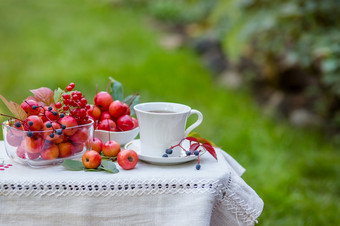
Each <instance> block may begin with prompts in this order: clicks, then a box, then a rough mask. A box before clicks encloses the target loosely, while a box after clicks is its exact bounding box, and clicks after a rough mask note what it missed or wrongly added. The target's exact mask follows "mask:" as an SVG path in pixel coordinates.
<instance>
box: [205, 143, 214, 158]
mask: <svg viewBox="0 0 340 226" xmlns="http://www.w3.org/2000/svg"><path fill="white" fill-rule="evenodd" d="M202 145H203V147H204V148H205V149H206V150H207V151H208V152H209V153H210V154H211V155H212V156H213V157H214V158H215V159H216V160H217V155H216V151H215V149H214V148H213V146H211V144H209V143H204V144H202Z"/></svg>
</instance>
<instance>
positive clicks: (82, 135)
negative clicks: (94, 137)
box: [70, 127, 89, 143]
mask: <svg viewBox="0 0 340 226" xmlns="http://www.w3.org/2000/svg"><path fill="white" fill-rule="evenodd" d="M88 138H89V130H88V129H87V128H85V127H83V128H80V129H78V131H77V132H76V133H75V134H73V135H72V136H71V137H70V140H71V141H72V142H73V143H84V142H86V141H87V139H88Z"/></svg>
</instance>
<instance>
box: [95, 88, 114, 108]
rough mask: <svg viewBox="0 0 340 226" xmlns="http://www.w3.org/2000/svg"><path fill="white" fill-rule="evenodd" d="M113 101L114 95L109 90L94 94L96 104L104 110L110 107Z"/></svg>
mask: <svg viewBox="0 0 340 226" xmlns="http://www.w3.org/2000/svg"><path fill="white" fill-rule="evenodd" d="M112 102H113V99H112V96H111V95H110V94H109V93H108V92H104V91H102V92H99V93H97V94H96V95H95V96H94V104H95V105H96V106H97V107H99V108H100V110H102V111H106V110H107V109H109V106H110V104H111V103H112Z"/></svg>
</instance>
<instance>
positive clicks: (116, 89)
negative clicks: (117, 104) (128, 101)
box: [110, 77, 124, 101]
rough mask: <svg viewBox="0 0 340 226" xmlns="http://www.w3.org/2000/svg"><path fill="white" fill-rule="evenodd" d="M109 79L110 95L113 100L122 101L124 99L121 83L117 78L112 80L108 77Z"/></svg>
mask: <svg viewBox="0 0 340 226" xmlns="http://www.w3.org/2000/svg"><path fill="white" fill-rule="evenodd" d="M110 80H111V82H112V85H111V96H112V98H113V99H114V100H120V101H123V99H124V89H123V85H122V83H120V82H118V81H117V80H114V79H113V78H111V77H110Z"/></svg>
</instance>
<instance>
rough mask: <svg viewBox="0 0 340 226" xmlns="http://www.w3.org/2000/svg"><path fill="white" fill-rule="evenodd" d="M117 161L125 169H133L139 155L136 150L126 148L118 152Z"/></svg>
mask: <svg viewBox="0 0 340 226" xmlns="http://www.w3.org/2000/svg"><path fill="white" fill-rule="evenodd" d="M117 161H118V164H119V165H120V167H122V168H123V169H125V170H129V169H133V168H135V166H136V164H137V162H138V155H137V153H136V152H135V151H134V150H131V149H125V150H122V151H121V152H119V153H118V156H117Z"/></svg>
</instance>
